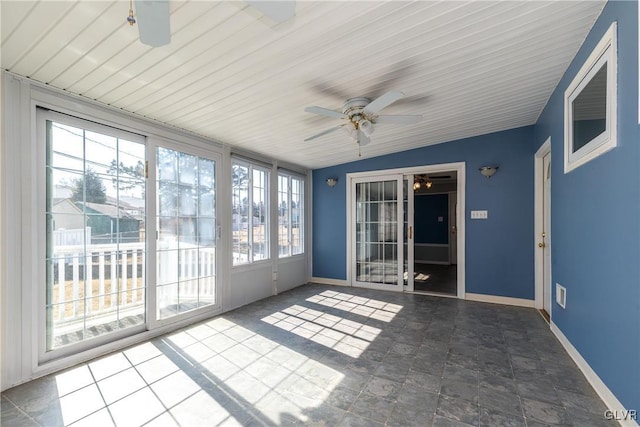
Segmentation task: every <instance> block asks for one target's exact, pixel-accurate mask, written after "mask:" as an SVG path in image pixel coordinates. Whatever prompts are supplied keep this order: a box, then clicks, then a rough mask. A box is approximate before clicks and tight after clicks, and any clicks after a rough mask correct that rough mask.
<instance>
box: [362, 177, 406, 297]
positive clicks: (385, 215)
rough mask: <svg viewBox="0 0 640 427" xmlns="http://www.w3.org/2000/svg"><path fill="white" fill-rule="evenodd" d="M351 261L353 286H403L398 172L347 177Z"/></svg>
mask: <svg viewBox="0 0 640 427" xmlns="http://www.w3.org/2000/svg"><path fill="white" fill-rule="evenodd" d="M350 204H351V224H352V227H350V229H351V233H352V236H350V241H351V265H352V269H351V271H352V277H351V280H352V283H353V285H354V286H359V287H365V288H373V289H385V290H395V291H402V290H403V287H404V286H403V284H404V279H403V273H404V268H403V264H404V254H403V253H404V239H403V228H404V220H403V210H404V207H403V179H402V175H401V174H394V175H379V176H369V177H363V178H354V179H352V180H351V200H350Z"/></svg>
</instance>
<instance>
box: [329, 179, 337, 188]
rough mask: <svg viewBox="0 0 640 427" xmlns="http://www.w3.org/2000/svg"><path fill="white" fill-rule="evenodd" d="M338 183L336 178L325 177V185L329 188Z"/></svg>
mask: <svg viewBox="0 0 640 427" xmlns="http://www.w3.org/2000/svg"><path fill="white" fill-rule="evenodd" d="M337 183H338V178H327V185H328V186H329V187H331V188H333V187H335V186H336V184H337Z"/></svg>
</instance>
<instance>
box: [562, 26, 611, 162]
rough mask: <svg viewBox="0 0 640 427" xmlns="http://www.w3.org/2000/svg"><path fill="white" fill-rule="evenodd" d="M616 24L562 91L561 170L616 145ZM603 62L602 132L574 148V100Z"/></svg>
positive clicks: (585, 160) (596, 155)
mask: <svg viewBox="0 0 640 427" xmlns="http://www.w3.org/2000/svg"><path fill="white" fill-rule="evenodd" d="M616 34H617V24H616V22H613V23H612V24H611V26H610V27H609V29H608V30H607V31H606V33H605V34H604V35H603V36H602V39H601V40H600V42H599V43H598V44H597V45H596V47H595V48H594V49H593V51H592V52H591V55H589V57H588V58H587V60H586V61H585V63H584V64H583V66H582V67H581V68H580V71H578V73H577V74H576V76H575V78H574V79H573V81H572V82H571V84H570V85H569V87H567V90H566V91H565V93H564V173H565V174H566V173H569V172H570V171H572V170H573V169H575V168H577V167H579V166H581V165H583V164H585V163H587V162H589V161H591V160H593V159H595V158H596V157H598V156H600V155H602V154H604V153H606V152H607V151H609V150H612V149H613V148H615V147H616V145H617V117H618V116H617V103H618V96H617V86H618V82H617V81H618V64H617V62H618V59H617V58H618V54H617V52H618V47H617V36H616ZM605 64H606V67H607V98H606V109H607V111H606V127H605V131H604V132H602V133H601V134H600V135H598V136H597V137H595V138H594V139H592V140H591V141H589V142H588V143H587V144H585V145H584V146H583V147H580V148H579V149H578V150H576V151H575V152H574V151H573V108H572V106H573V101H574V100H575V99H576V98H577V97H578V95H580V93H581V92H582V90H583V89H584V88H585V87H586V86H587V85H588V84H589V82H590V81H591V79H592V78H593V77H594V76H595V75H596V73H597V72H598V71H599V70H600V69H601V68H602V66H603V65H605Z"/></svg>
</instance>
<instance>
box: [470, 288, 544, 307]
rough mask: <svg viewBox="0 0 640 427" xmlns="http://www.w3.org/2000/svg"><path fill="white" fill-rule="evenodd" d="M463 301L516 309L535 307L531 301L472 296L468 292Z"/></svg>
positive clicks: (493, 296) (491, 296) (481, 295)
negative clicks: (512, 306)
mask: <svg viewBox="0 0 640 427" xmlns="http://www.w3.org/2000/svg"><path fill="white" fill-rule="evenodd" d="M465 299H466V300H469V301H478V302H489V303H492V304H504V305H515V306H518V307H528V308H533V307H534V305H535V301H534V300H532V299H524V298H511V297H501V296H497V295H485V294H472V293H469V292H467V293H466V294H465Z"/></svg>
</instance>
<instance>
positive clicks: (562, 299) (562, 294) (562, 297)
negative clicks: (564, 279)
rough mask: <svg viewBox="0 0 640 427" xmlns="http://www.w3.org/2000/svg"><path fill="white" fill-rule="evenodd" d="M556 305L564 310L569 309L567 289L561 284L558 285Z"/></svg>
mask: <svg viewBox="0 0 640 427" xmlns="http://www.w3.org/2000/svg"><path fill="white" fill-rule="evenodd" d="M556 303H557V304H558V305H559V306H560V307H562V308H567V307H566V306H567V288H565V287H564V286H562V285H561V284H560V283H556Z"/></svg>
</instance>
